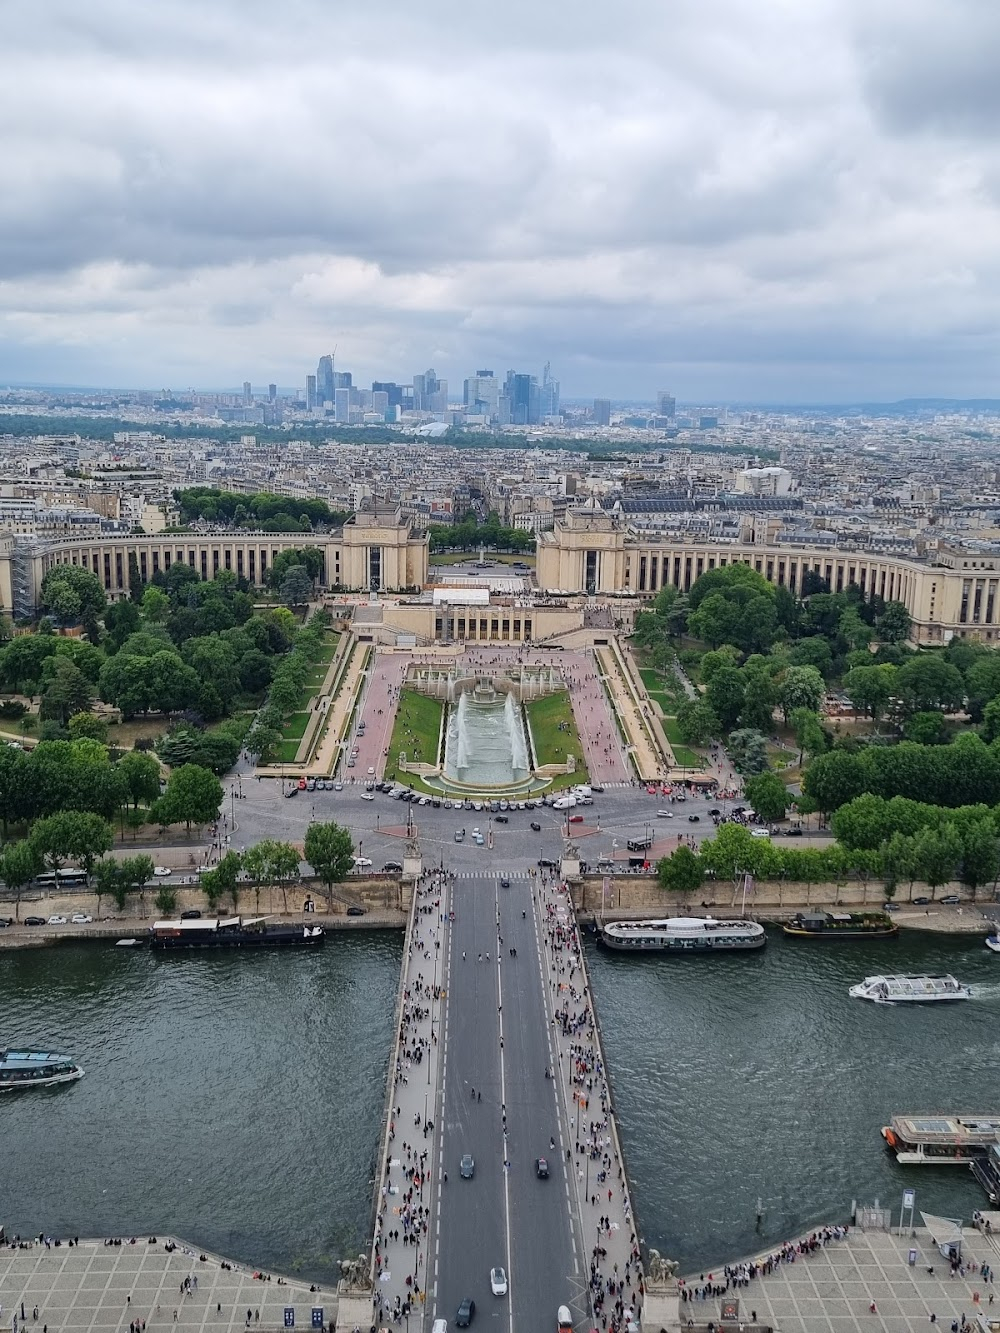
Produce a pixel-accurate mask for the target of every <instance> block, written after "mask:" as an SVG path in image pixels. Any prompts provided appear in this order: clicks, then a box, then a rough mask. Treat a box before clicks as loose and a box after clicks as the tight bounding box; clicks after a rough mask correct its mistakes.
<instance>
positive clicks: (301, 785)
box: [299, 778, 306, 791]
mask: <svg viewBox="0 0 1000 1333" xmlns="http://www.w3.org/2000/svg"><path fill="white" fill-rule="evenodd" d="M305 789H306V780H305V778H299V791H305Z"/></svg>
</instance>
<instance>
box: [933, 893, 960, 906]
mask: <svg viewBox="0 0 1000 1333" xmlns="http://www.w3.org/2000/svg"><path fill="white" fill-rule="evenodd" d="M961 901H962V899H961V896H960V895H959V894H957V893H949V894H946V895H945V897H943V898H939V899H938V902H941V903H944V904H945V906H946V907H954V906H955V904H956V903H960V902H961Z"/></svg>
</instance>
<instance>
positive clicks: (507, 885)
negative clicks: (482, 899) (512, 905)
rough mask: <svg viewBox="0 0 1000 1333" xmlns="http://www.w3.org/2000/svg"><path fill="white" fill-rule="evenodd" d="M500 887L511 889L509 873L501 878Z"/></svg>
mask: <svg viewBox="0 0 1000 1333" xmlns="http://www.w3.org/2000/svg"><path fill="white" fill-rule="evenodd" d="M500 887H501V888H502V889H509V888H510V876H509V875H504V876H503V877H502V878H501V880H500Z"/></svg>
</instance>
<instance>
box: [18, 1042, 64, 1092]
mask: <svg viewBox="0 0 1000 1333" xmlns="http://www.w3.org/2000/svg"><path fill="white" fill-rule="evenodd" d="M78 1078H83V1070H82V1069H81V1068H80V1066H79V1065H78V1064H75V1063H74V1061H72V1060H71V1059H70V1058H69V1056H68V1055H55V1054H53V1053H52V1052H49V1051H33V1050H20V1051H15V1050H0V1092H19V1091H20V1090H21V1089H23V1088H51V1087H53V1086H54V1085H55V1084H56V1083H73V1082H75V1081H76V1079H78Z"/></svg>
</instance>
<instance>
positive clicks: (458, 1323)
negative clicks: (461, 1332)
mask: <svg viewBox="0 0 1000 1333" xmlns="http://www.w3.org/2000/svg"><path fill="white" fill-rule="evenodd" d="M475 1313H476V1302H475V1301H474V1300H473V1299H472V1298H471V1297H470V1296H466V1298H465V1300H464V1301H463V1302H462V1304H461V1305H460V1306H459V1307H458V1313H457V1314H456V1315H455V1327H456V1328H468V1327H469V1325H470V1324H471V1323H472V1320H473V1318H474V1316H475Z"/></svg>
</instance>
